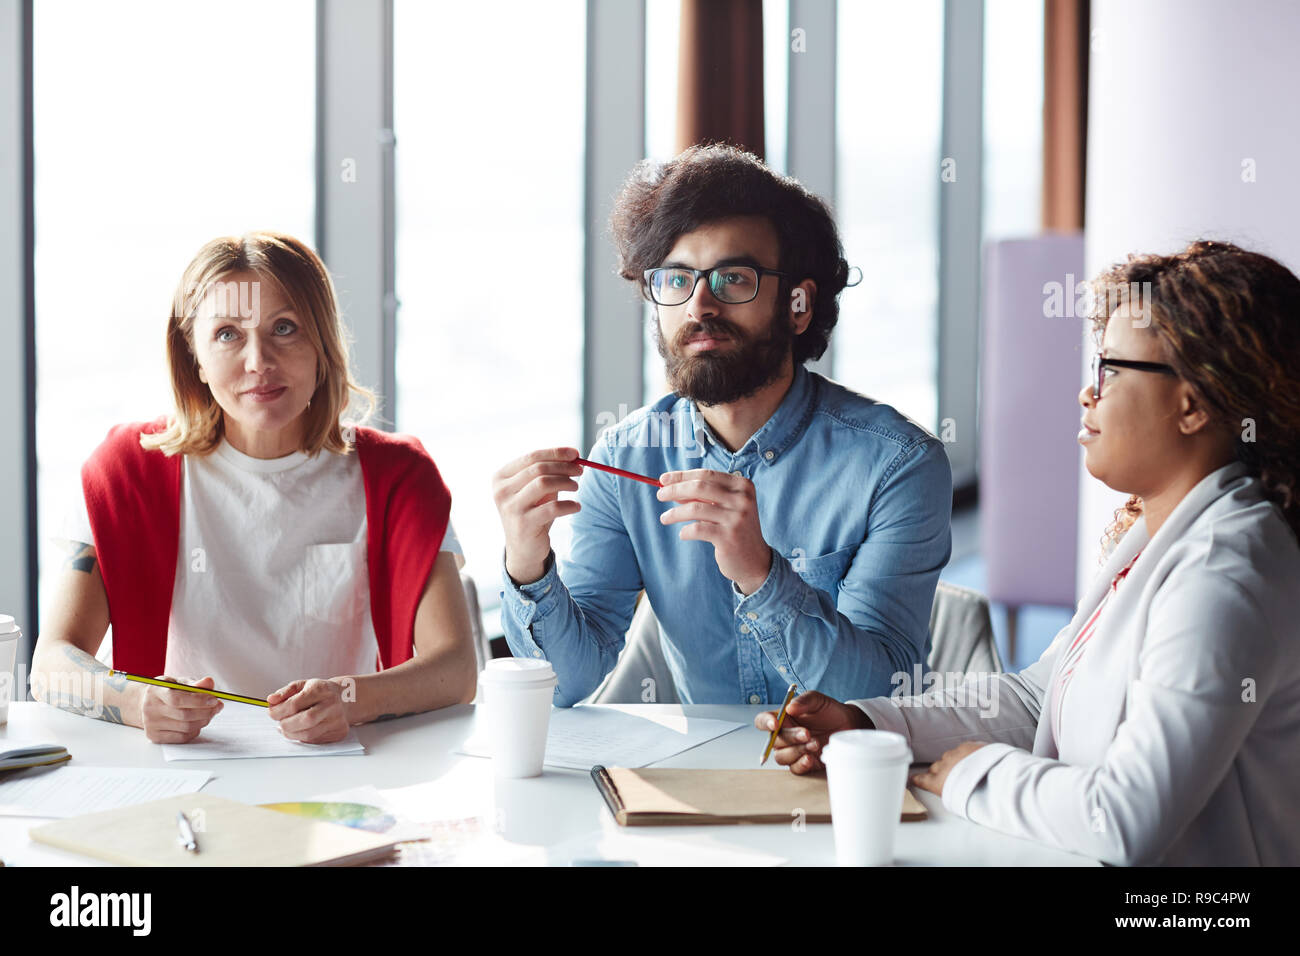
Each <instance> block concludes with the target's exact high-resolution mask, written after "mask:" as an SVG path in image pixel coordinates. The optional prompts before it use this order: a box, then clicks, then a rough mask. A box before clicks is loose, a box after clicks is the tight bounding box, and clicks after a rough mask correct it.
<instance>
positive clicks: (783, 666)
mask: <svg viewBox="0 0 1300 956" xmlns="http://www.w3.org/2000/svg"><path fill="white" fill-rule="evenodd" d="M776 670H777V673H780V674H784V673H785V665H784V664H783V665H782V666H780V667H778V668H777V669H776Z"/></svg>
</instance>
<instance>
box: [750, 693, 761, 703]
mask: <svg viewBox="0 0 1300 956" xmlns="http://www.w3.org/2000/svg"><path fill="white" fill-rule="evenodd" d="M749 702H750V703H751V704H761V703H762V702H763V701H762V700H761V699H760V698H759V696H758V695H757V694H750V695H749Z"/></svg>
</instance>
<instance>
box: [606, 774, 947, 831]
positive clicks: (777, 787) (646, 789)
mask: <svg viewBox="0 0 1300 956" xmlns="http://www.w3.org/2000/svg"><path fill="white" fill-rule="evenodd" d="M591 778H592V779H593V780H594V781H596V787H597V789H598V790H600V795H601V796H602V797H604V798H605V804H606V806H608V807H609V812H610V813H612V814H613V815H614V819H615V820H617V821H618V822H619V824H620V825H621V826H625V827H637V826H686V825H690V824H720V823H789V822H790V820H791V819H793V818H794V816H795V815H796V813H797V812H798V811H800V810H802V811H803V814H804V816H803V818H802V819H803V820H804V821H805V822H806V823H830V822H831V800H830V792H829V791H828V790H827V789H826V774H825V773H815V774H793V773H788V772H785V773H783V772H781V771H777V770H693V769H691V770H688V769H683V768H668V767H660V768H656V767H645V768H642V769H640V770H635V769H627V768H624V767H611V768H609V769H608V770H607V769H605V768H604V767H593V768H592V770H591ZM926 815H927V814H926V810H925V807H924V806H922V804H921V801H919V800H917V799H916V797H914V796H912V793H911V791H909V790H907V789H906V788H904V790H903V797H902V820H903V821H904V822H907V821H911V820H924V819H925V818H926Z"/></svg>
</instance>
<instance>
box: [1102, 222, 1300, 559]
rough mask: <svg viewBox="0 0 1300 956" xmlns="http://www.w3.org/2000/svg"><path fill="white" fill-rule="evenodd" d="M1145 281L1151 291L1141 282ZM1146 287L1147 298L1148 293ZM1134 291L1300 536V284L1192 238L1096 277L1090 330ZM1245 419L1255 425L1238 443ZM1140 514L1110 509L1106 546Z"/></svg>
mask: <svg viewBox="0 0 1300 956" xmlns="http://www.w3.org/2000/svg"><path fill="white" fill-rule="evenodd" d="M1148 284H1149V285H1148ZM1147 290H1149V291H1147ZM1134 292H1136V293H1137V294H1138V296H1139V297H1145V298H1148V299H1149V301H1146V302H1143V303H1141V305H1142V308H1143V310H1144V311H1143V312H1142V315H1143V316H1144V317H1145V316H1149V317H1150V321H1151V326H1150V327H1151V329H1152V331H1154V332H1155V333H1156V334H1157V335H1158V336H1159V337H1160V340H1161V342H1162V346H1163V348H1164V351H1165V354H1166V357H1167V360H1168V362H1169V364H1170V365H1172V366H1173V367H1174V370H1175V371H1176V372H1177V373H1178V375H1179V377H1180V378H1181V379H1182V380H1183V381H1185V382H1187V383H1189V384H1190V385H1191V386H1192V387H1193V388H1194V389H1195V390H1196V393H1197V395H1198V396H1199V397H1200V398H1201V400H1202V401H1203V402H1204V403H1205V405H1206V408H1207V409H1209V411H1210V412H1211V414H1212V415H1213V416H1214V419H1215V420H1216V421H1217V422H1219V423H1221V424H1223V425H1225V426H1227V427H1228V428H1230V429H1232V430H1233V431H1234V432H1236V433H1237V435H1238V438H1237V443H1236V449H1237V459H1238V460H1239V461H1242V462H1245V463H1246V465H1247V466H1249V468H1250V470H1251V473H1252V474H1254V475H1256V476H1258V478H1259V479H1260V482H1261V483H1262V485H1263V488H1264V495H1265V497H1267V498H1268V499H1269V500H1270V501H1273V502H1275V503H1276V504H1277V506H1278V507H1279V508H1281V509H1282V514H1283V516H1284V517H1285V518H1286V521H1287V523H1288V524H1289V525H1290V526H1291V529H1292V531H1294V532H1295V533H1296V535H1297V537H1300V376H1297V372H1296V365H1297V362H1300V279H1297V278H1296V277H1295V275H1294V274H1293V273H1292V272H1291V271H1290V270H1289V269H1287V268H1286V267H1285V266H1283V265H1282V264H1281V263H1279V262H1277V261H1276V260H1274V259H1270V258H1269V257H1268V256H1265V255H1260V254H1259V253H1257V252H1247V251H1246V250H1245V249H1242V248H1240V247H1238V246H1235V245H1233V244H1232V243H1230V242H1216V241H1213V240H1199V241H1197V242H1193V243H1192V244H1191V245H1189V246H1188V247H1187V248H1186V249H1184V250H1183V251H1182V252H1178V253H1176V254H1174V255H1171V256H1157V255H1145V256H1133V255H1130V256H1129V257H1128V260H1127V261H1126V262H1123V263H1117V264H1116V265H1114V266H1112V267H1111V268H1110V269H1108V270H1106V271H1105V272H1103V273H1102V274H1101V275H1100V276H1098V277H1097V278H1096V279H1095V280H1093V302H1094V303H1095V306H1094V309H1093V312H1092V316H1091V318H1092V321H1093V328H1094V331H1095V332H1096V334H1097V336H1098V337H1100V336H1101V335H1102V333H1103V332H1104V331H1105V328H1106V322H1107V321H1108V320H1109V318H1110V314H1111V313H1112V312H1114V310H1115V309H1116V308H1118V306H1119V304H1123V303H1127V302H1129V300H1130V299H1131V298H1132V296H1133V294H1134ZM1245 419H1251V420H1253V422H1254V423H1255V429H1254V431H1253V432H1252V433H1251V436H1250V437H1251V439H1253V440H1245V432H1246V428H1245ZM1141 513H1142V501H1141V499H1140V498H1138V497H1137V496H1136V495H1135V496H1133V497H1132V498H1130V499H1129V500H1128V502H1127V503H1126V504H1125V505H1124V506H1123V507H1122V508H1120V509H1119V510H1118V511H1116V512H1115V520H1114V522H1113V523H1112V524H1111V526H1110V527H1109V528H1108V529H1107V532H1106V537H1105V539H1104V541H1105V542H1107V543H1110V542H1114V541H1116V540H1118V538H1119V537H1120V536H1121V535H1122V534H1123V533H1124V532H1125V531H1127V530H1128V528H1129V526H1131V525H1132V524H1133V522H1134V521H1135V520H1136V519H1137V517H1138V516H1139V515H1140V514H1141Z"/></svg>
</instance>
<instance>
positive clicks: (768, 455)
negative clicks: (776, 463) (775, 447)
mask: <svg viewBox="0 0 1300 956" xmlns="http://www.w3.org/2000/svg"><path fill="white" fill-rule="evenodd" d="M763 457H764V458H766V459H767V460H768V461H771V460H772V459H773V458H775V457H776V452H774V451H765V452H763Z"/></svg>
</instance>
